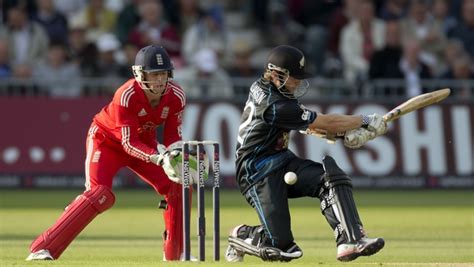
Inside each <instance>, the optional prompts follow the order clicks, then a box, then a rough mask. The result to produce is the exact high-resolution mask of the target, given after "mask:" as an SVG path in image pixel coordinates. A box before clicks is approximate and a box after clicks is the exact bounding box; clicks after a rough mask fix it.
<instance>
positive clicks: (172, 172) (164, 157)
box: [150, 144, 181, 183]
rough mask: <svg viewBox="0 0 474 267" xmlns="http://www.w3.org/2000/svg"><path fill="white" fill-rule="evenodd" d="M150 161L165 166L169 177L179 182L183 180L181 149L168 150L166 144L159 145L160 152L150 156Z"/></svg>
mask: <svg viewBox="0 0 474 267" xmlns="http://www.w3.org/2000/svg"><path fill="white" fill-rule="evenodd" d="M150 161H151V162H153V163H154V164H156V165H159V166H161V167H162V168H163V170H164V171H165V173H166V175H167V176H168V178H169V179H170V180H171V181H173V182H175V183H179V182H180V180H181V178H180V177H181V171H180V170H181V168H180V167H181V166H180V164H178V162H181V151H179V150H178V149H171V150H168V149H167V148H166V147H165V146H164V145H161V144H159V145H158V154H155V155H152V156H150Z"/></svg>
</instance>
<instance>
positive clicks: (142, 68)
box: [132, 45, 174, 89]
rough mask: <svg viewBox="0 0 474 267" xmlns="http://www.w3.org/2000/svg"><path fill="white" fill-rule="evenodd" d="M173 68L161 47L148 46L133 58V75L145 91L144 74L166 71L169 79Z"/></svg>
mask: <svg viewBox="0 0 474 267" xmlns="http://www.w3.org/2000/svg"><path fill="white" fill-rule="evenodd" d="M173 70H174V66H173V63H172V62H171V59H170V56H169V55H168V52H166V50H165V49H164V48H163V46H158V45H149V46H145V47H143V48H142V49H140V51H138V53H137V56H136V57H135V65H133V66H132V71H133V75H134V76H135V79H136V80H137V82H139V83H140V85H141V86H142V88H143V89H147V88H148V87H147V86H146V85H147V83H149V82H150V81H145V75H144V73H145V72H146V73H149V72H156V71H168V73H169V77H170V78H172V77H173Z"/></svg>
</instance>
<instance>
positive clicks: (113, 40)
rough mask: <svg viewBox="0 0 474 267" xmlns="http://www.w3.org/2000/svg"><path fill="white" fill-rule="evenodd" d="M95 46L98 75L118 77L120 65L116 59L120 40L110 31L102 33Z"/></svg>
mask: <svg viewBox="0 0 474 267" xmlns="http://www.w3.org/2000/svg"><path fill="white" fill-rule="evenodd" d="M96 46H97V50H98V52H99V57H98V67H99V76H100V77H103V78H104V77H105V78H116V77H120V67H121V66H120V64H119V62H118V60H117V56H118V52H119V50H120V42H119V40H118V39H117V37H115V35H113V34H112V33H106V34H103V35H101V36H100V37H99V39H97V42H96Z"/></svg>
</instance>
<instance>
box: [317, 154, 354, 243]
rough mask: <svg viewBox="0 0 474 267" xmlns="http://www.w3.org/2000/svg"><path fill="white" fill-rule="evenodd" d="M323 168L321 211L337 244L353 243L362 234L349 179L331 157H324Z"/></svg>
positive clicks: (320, 196) (320, 195)
mask: <svg viewBox="0 0 474 267" xmlns="http://www.w3.org/2000/svg"><path fill="white" fill-rule="evenodd" d="M323 166H324V170H325V172H326V173H325V176H324V180H325V181H324V185H323V187H322V188H321V191H320V194H319V198H320V200H321V211H322V213H323V214H324V216H325V217H326V219H327V221H328V222H329V224H330V225H331V227H332V228H333V230H334V234H335V237H336V241H337V243H338V244H341V243H355V242H356V241H358V240H360V239H361V237H362V235H363V233H362V230H361V229H362V222H361V220H360V217H359V214H358V212H357V207H356V205H355V201H354V198H353V196H352V181H351V178H350V177H349V176H348V175H347V174H346V173H344V171H342V170H341V169H340V168H339V166H337V164H336V162H335V161H334V159H333V158H332V157H329V156H326V157H325V158H324V159H323Z"/></svg>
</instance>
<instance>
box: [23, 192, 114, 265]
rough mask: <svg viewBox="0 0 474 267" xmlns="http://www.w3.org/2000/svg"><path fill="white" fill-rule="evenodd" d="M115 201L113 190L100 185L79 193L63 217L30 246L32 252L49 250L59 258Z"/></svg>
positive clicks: (55, 257)
mask: <svg viewBox="0 0 474 267" xmlns="http://www.w3.org/2000/svg"><path fill="white" fill-rule="evenodd" d="M114 203H115V196H114V194H113V193H112V191H111V190H110V189H109V188H108V187H106V186H103V185H98V186H95V187H94V188H92V189H91V190H89V191H86V192H84V193H83V194H82V195H79V196H78V197H77V198H76V199H75V200H74V201H73V202H72V203H71V204H69V205H68V206H67V207H66V209H65V211H64V212H63V214H62V215H61V217H59V219H58V220H57V221H56V223H55V224H54V225H53V226H51V227H50V228H49V229H48V230H46V231H45V232H43V233H42V234H41V235H40V236H38V237H37V238H36V240H34V241H33V243H32V244H31V246H30V250H31V252H36V251H38V250H41V249H47V250H49V252H50V254H51V256H52V257H53V258H54V259H57V258H59V256H61V254H62V253H63V251H64V250H65V249H66V248H67V246H68V245H69V244H70V243H71V242H72V240H74V238H75V237H76V236H77V235H79V233H80V232H81V231H82V230H83V229H84V228H85V227H86V226H87V225H88V224H89V223H90V222H91V221H92V220H93V219H94V218H95V217H96V216H97V215H98V214H100V213H102V212H104V211H106V210H107V209H109V208H111V207H112V206H113V205H114Z"/></svg>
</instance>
